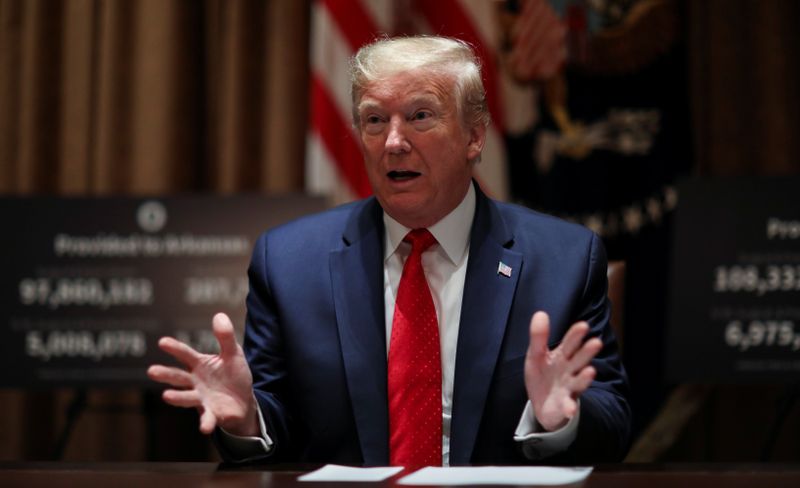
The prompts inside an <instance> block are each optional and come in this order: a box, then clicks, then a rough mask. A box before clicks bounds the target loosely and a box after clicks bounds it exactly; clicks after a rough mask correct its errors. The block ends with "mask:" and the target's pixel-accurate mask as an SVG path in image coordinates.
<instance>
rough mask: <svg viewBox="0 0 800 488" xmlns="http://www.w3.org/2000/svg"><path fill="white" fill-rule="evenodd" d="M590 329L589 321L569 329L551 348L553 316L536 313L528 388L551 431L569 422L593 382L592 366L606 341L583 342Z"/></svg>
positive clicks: (528, 357) (539, 415) (538, 413)
mask: <svg viewBox="0 0 800 488" xmlns="http://www.w3.org/2000/svg"><path fill="white" fill-rule="evenodd" d="M588 331H589V325H588V324H587V323H586V322H577V323H575V324H574V325H573V326H572V327H570V328H569V330H568V331H567V333H566V334H565V335H564V339H563V340H562V341H561V344H559V346H558V347H556V348H555V349H553V350H552V351H551V350H548V349H547V338H548V335H549V333H550V318H549V317H548V316H547V314H546V313H544V312H536V313H535V314H533V317H532V318H531V328H530V344H529V346H528V353H527V355H526V356H525V388H526V389H527V390H528V398H529V399H530V401H531V403H532V404H533V410H534V412H535V413H536V420H537V421H538V422H539V424H540V425H541V426H542V427H544V429H545V430H547V431H548V432H552V431H554V430H556V429H559V428H561V427H563V426H564V425H566V423H567V421H568V420H569V419H570V418H572V417H573V416H574V415H575V414H576V413H577V410H578V396H580V394H581V393H583V392H584V391H585V390H586V389H587V388H588V387H589V385H590V384H591V382H592V380H593V379H594V376H595V373H596V372H595V369H594V368H593V367H592V366H590V365H589V361H591V360H592V358H594V357H595V356H596V355H597V353H598V352H600V349H602V348H603V342H602V341H601V340H600V339H598V338H592V339H589V340H588V341H586V342H583V338H584V336H586V333H587V332H588Z"/></svg>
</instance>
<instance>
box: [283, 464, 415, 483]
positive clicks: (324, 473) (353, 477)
mask: <svg viewBox="0 0 800 488" xmlns="http://www.w3.org/2000/svg"><path fill="white" fill-rule="evenodd" d="M402 469H403V468H402V466H396V467H391V468H390V467H386V468H354V467H352V466H339V465H337V464H326V465H325V466H323V467H321V468H319V469H318V470H316V471H312V472H310V473H307V474H304V475H303V476H300V477H299V478H297V479H298V480H299V481H383V480H385V479H386V478H389V477H390V476H394V475H396V474H397V473H399V472H400V471H402Z"/></svg>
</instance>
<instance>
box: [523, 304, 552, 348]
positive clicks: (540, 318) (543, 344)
mask: <svg viewBox="0 0 800 488" xmlns="http://www.w3.org/2000/svg"><path fill="white" fill-rule="evenodd" d="M549 335H550V318H549V317H548V316H547V313H545V312H542V311H539V312H536V313H535V314H533V317H531V327H530V344H529V346H528V355H534V356H542V355H544V354H547V351H548V350H547V340H548V337H549Z"/></svg>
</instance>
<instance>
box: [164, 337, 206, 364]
mask: <svg viewBox="0 0 800 488" xmlns="http://www.w3.org/2000/svg"><path fill="white" fill-rule="evenodd" d="M158 347H160V348H161V350H162V351H164V352H165V353H167V354H169V355H170V356H172V357H174V358H175V359H177V360H178V361H180V362H181V363H183V364H185V365H186V367H188V368H189V369H194V367H195V366H196V365H197V363H198V362H199V361H200V353H199V352H197V351H195V350H194V349H192V348H191V347H189V346H188V345H187V344H184V343H183V342H181V341H179V340H177V339H174V338H172V337H162V338H161V339H159V340H158Z"/></svg>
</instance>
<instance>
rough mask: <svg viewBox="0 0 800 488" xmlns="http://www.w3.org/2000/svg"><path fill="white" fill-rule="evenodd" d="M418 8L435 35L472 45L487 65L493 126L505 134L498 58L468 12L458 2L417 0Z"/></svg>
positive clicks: (485, 70)
mask: <svg viewBox="0 0 800 488" xmlns="http://www.w3.org/2000/svg"><path fill="white" fill-rule="evenodd" d="M414 5H415V6H416V8H417V9H418V10H419V11H420V12H422V13H423V14H424V15H425V18H427V19H428V24H430V26H431V28H432V29H433V31H434V33H436V34H440V35H443V36H448V37H455V38H458V39H461V40H463V41H467V42H468V43H470V44H472V46H473V47H474V48H475V51H476V52H477V54H478V57H479V58H480V59H481V63H482V64H483V70H482V71H483V83H484V87H485V88H486V96H487V103H488V105H489V112H490V113H491V114H492V123H493V124H494V126H495V127H496V128H497V130H498V131H500V132H501V133H502V132H503V122H504V120H505V119H504V118H503V110H502V107H501V105H500V96H501V94H500V85H499V83H498V80H497V70H496V65H495V61H494V55H493V54H492V51H491V50H490V49H489V47H488V46H486V44H484V41H483V39H482V38H481V36H480V34H479V33H478V31H477V29H475V26H474V25H472V21H471V20H470V18H469V17H468V16H467V13H466V12H464V8H463V7H462V5H461V2H459V1H458V0H437V1H435V2H431V1H427V0H416V1H415V2H414Z"/></svg>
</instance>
